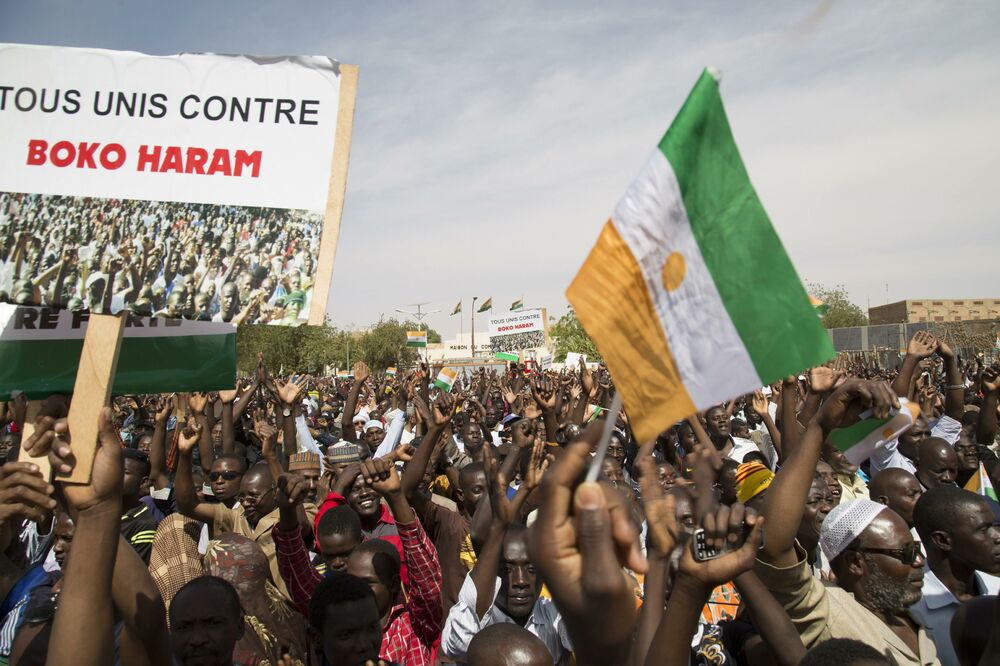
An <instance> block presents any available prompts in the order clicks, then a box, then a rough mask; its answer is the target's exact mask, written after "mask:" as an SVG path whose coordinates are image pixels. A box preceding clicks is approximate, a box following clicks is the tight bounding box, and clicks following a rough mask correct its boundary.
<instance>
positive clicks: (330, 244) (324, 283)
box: [309, 65, 358, 367]
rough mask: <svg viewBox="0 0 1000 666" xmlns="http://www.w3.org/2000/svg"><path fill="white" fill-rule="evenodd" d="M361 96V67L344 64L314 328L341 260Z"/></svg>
mask: <svg viewBox="0 0 1000 666" xmlns="http://www.w3.org/2000/svg"><path fill="white" fill-rule="evenodd" d="M357 94H358V66H357V65H341V66H340V105H339V107H338V110H337V128H336V138H335V139H334V143H333V164H332V166H331V168H330V187H329V189H328V190H327V198H326V214H325V215H324V217H323V235H322V236H321V237H320V245H319V257H318V259H317V261H316V283H315V286H314V287H313V297H312V304H311V305H310V307H309V325H310V326H322V325H323V321H324V320H325V318H326V301H327V298H328V297H329V295H330V281H331V280H332V278H333V262H334V259H336V257H337V240H338V239H339V238H340V218H341V216H342V215H343V213H344V196H345V194H346V193H347V167H348V164H349V163H350V161H351V132H352V131H353V128H354V103H355V99H356V97H357ZM348 367H350V363H348Z"/></svg>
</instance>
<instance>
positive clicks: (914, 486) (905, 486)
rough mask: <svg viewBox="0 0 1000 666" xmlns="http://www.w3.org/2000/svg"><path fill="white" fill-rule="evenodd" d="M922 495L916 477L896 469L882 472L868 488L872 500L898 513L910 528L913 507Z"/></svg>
mask: <svg viewBox="0 0 1000 666" xmlns="http://www.w3.org/2000/svg"><path fill="white" fill-rule="evenodd" d="M922 493H923V488H921V487H920V482H919V481H918V480H917V477H915V476H913V474H911V473H909V472H907V471H906V470H905V469H900V468H898V467H890V468H889V469H886V470H882V471H881V472H879V473H878V475H877V476H876V477H875V479H874V480H873V481H872V482H871V485H870V486H868V495H869V496H870V497H871V498H872V500H874V501H876V502H878V503H880V504H885V505H886V506H887V507H889V508H890V509H892V510H893V511H895V512H896V513H898V514H899V515H900V516H901V517H902V518H903V520H905V521H906V524H907V525H909V526H910V527H913V507H914V506H915V505H916V503H917V500H918V499H920V495H921V494H922Z"/></svg>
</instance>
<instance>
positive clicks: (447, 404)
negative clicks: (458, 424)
mask: <svg viewBox="0 0 1000 666" xmlns="http://www.w3.org/2000/svg"><path fill="white" fill-rule="evenodd" d="M454 412H455V396H453V395H451V394H450V393H445V392H444V391H442V392H441V393H439V394H438V397H437V398H435V400H434V408H433V414H432V418H433V419H434V424H435V425H437V426H440V427H444V426H446V425H448V424H449V423H450V422H451V415H452V414H453V413H454Z"/></svg>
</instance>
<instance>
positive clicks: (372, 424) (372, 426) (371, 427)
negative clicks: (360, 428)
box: [364, 421, 385, 432]
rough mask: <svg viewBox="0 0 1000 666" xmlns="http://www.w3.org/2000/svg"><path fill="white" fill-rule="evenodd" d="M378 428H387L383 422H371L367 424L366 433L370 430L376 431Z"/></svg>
mask: <svg viewBox="0 0 1000 666" xmlns="http://www.w3.org/2000/svg"><path fill="white" fill-rule="evenodd" d="M376 428H377V429H379V430H385V426H384V425H382V422H381V421H369V422H368V423H366V424H365V427H364V431H365V432H368V431H369V430H375V429H376Z"/></svg>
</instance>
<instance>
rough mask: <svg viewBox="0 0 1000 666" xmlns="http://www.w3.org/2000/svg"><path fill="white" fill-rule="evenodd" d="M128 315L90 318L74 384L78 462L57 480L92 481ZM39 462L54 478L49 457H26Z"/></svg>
mask: <svg viewBox="0 0 1000 666" xmlns="http://www.w3.org/2000/svg"><path fill="white" fill-rule="evenodd" d="M124 330H125V317H119V316H116V315H98V314H91V315H90V317H89V319H88V321H87V333H86V336H85V337H84V339H83V349H82V350H81V351H80V365H79V366H78V368H77V371H76V382H75V383H74V385H73V400H72V402H71V403H70V406H69V416H68V417H67V420H68V422H69V431H70V436H71V437H72V440H73V441H72V446H73V455H74V456H75V457H76V466H75V467H74V468H73V472H72V473H71V474H56V475H55V480H57V481H63V482H66V483H90V472H91V470H92V469H93V467H94V455H95V454H96V453H97V442H98V420H97V417H98V414H100V411H101V409H102V408H103V407H105V406H107V404H108V402H109V400H110V399H111V389H112V388H113V385H114V379H115V370H116V368H117V366H118V352H119V351H120V350H121V343H122V332H123V331H124ZM34 404H35V405H36V406H35V407H34V409H32V408H31V404H29V409H28V417H27V418H26V419H25V424H24V434H23V435H22V438H23V441H27V440H28V438H29V437H31V434H32V433H33V432H34V431H35V419H36V417H37V415H38V405H40V403H34ZM25 460H26V461H28V462H32V463H35V464H36V465H38V467H39V469H40V470H41V472H42V475H43V476H45V477H46V478H51V472H52V470H51V467H50V465H49V461H48V458H47V457H45V456H42V457H41V458H25Z"/></svg>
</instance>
